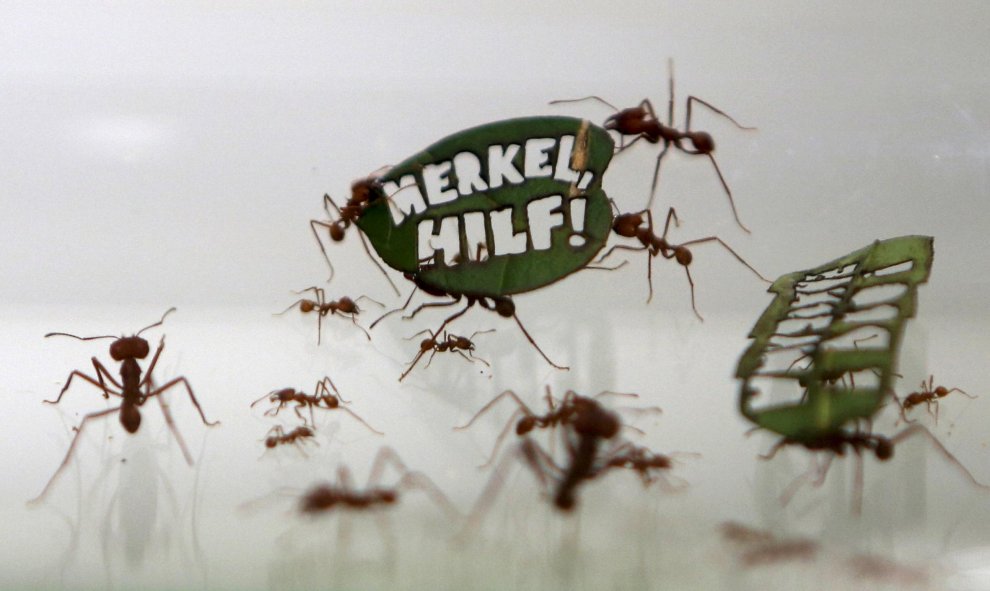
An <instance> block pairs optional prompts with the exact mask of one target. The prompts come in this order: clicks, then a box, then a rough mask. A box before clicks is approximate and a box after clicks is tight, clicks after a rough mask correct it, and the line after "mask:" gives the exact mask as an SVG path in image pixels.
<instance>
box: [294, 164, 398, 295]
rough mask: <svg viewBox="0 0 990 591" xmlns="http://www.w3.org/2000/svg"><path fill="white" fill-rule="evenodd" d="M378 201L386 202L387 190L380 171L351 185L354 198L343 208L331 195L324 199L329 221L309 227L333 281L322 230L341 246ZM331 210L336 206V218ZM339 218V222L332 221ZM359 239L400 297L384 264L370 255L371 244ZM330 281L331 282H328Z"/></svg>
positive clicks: (361, 237) (310, 222)
mask: <svg viewBox="0 0 990 591" xmlns="http://www.w3.org/2000/svg"><path fill="white" fill-rule="evenodd" d="M378 199H387V197H386V196H385V193H384V190H383V189H382V183H381V180H380V177H379V175H378V174H377V171H376V172H375V173H372V174H371V175H369V176H367V177H364V178H361V179H358V180H356V181H354V182H353V183H351V197H350V198H349V199H348V200H347V202H346V203H345V204H344V207H338V206H337V203H336V202H335V201H334V200H333V197H331V196H330V195H329V194H324V195H323V210H324V211H326V213H327V218H331V219H328V220H327V221H323V220H310V221H309V227H310V229H311V230H312V231H313V237H314V238H316V243H317V244H319V245H320V250H321V251H322V252H323V258H324V259H325V260H326V261H327V266H328V267H329V268H330V279H333V275H334V269H333V263H331V262H330V257H329V256H328V255H327V248H326V246H325V245H324V244H323V240H322V239H321V238H320V231H319V228H326V230H327V232H328V234H329V235H330V239H331V240H333V241H334V242H340V241H342V240H343V239H344V236H345V235H346V231H347V229H348V228H350V227H351V225H352V224H354V223H355V222H357V220H358V218H360V217H361V214H362V213H364V210H365V208H367V207H368V205H370V204H371V203H372V202H374V201H376V200H378ZM330 206H333V208H334V210H336V212H337V215H336V216H334V215H333V214H332V213H331V212H330ZM334 217H336V219H332V218H334ZM358 237H359V238H360V239H361V246H363V247H364V251H365V252H366V253H367V254H368V258H370V259H371V260H372V262H374V263H375V266H377V267H378V270H379V271H381V272H382V275H384V276H385V279H386V280H387V281H388V284H389V285H391V286H392V289H393V290H394V291H395V294H396V295H399V288H398V287H396V286H395V282H393V281H392V278H391V277H389V275H388V272H387V271H385V268H384V267H382V265H381V263H379V262H378V259H376V258H375V257H374V256H373V255H372V254H371V249H369V248H368V243H367V241H365V238H364V235H363V234H361V232H358ZM328 280H329V279H328Z"/></svg>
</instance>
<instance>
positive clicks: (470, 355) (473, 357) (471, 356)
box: [457, 350, 492, 367]
mask: <svg viewBox="0 0 990 591" xmlns="http://www.w3.org/2000/svg"><path fill="white" fill-rule="evenodd" d="M457 352H458V353H459V354H460V356H461V357H463V358H464V359H467V360H468V361H470V362H471V363H474V362H475V361H480V362H481V363H484V364H485V365H486V366H488V367H491V366H492V364H491V363H488V362H487V361H485V360H484V359H482V358H481V357H478V356H477V355H475V354H474V353H472V352H471V351H470V350H469V351H468V352H467V354H466V355H465V354H464V351H461V350H458V351H457Z"/></svg>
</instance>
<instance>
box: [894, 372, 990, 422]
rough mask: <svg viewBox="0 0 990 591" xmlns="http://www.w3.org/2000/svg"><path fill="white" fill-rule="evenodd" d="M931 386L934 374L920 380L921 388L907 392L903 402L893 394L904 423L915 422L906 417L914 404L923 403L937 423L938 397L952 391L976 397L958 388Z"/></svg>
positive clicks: (972, 397) (943, 396)
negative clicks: (933, 409)
mask: <svg viewBox="0 0 990 591" xmlns="http://www.w3.org/2000/svg"><path fill="white" fill-rule="evenodd" d="M933 386H935V376H934V375H930V376H928V380H927V382H926V381H925V380H921V390H920V391H918V392H912V393H910V394H908V395H907V396H905V397H904V401H903V402H902V401H901V400H900V399H898V398H897V395H896V394H894V400H895V401H897V404H898V405H899V406H900V407H901V418H902V419H903V420H904V422H905V423H915V422H917V421H916V420H915V421H912V420H911V419H909V418H907V411H909V410H911V409H912V408H914V407H915V406H918V405H919V404H922V403H924V404H925V405H926V406H927V408H928V414H930V415H932V416H933V417H935V424H936V425H937V424H938V406H939V405H938V401H939V399H940V398H945V397H946V396H948V395H949V394H951V393H953V392H959V393H960V394H962V395H963V396H965V397H967V398H970V399H975V398H976V396H972V395H970V394H967V393H966V392H965V391H964V390H962V389H960V388H952V389H951V390H950V389H948V388H946V387H945V386H935V387H934V388H933ZM933 406H934V407H935V412H934V413H933V412H932V407H933Z"/></svg>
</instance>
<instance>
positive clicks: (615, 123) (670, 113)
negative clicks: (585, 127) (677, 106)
mask: <svg viewBox="0 0 990 591" xmlns="http://www.w3.org/2000/svg"><path fill="white" fill-rule="evenodd" d="M667 63H668V68H669V71H670V78H669V82H670V100H669V102H668V105H667V124H666V125H665V124H664V123H663V122H662V121H660V119H658V118H657V114H656V111H655V110H654V109H653V104H652V103H651V102H650V101H649V99H643V101H642V102H640V103H639V105H637V106H635V107H632V108H629V109H621V110H620V109H619V108H618V107H616V106H615V105H613V104H612V103H610V102H608V101H606V100H605V99H603V98H601V97H599V96H594V95H592V96H586V97H584V98H579V99H565V100H555V101H550V104H551V105H553V104H559V103H574V102H580V101H586V100H595V101H598V102H599V103H602V104H603V105H605V106H607V107H609V108H611V109H612V110H613V111H615V114H614V115H612V116H610V117H609V118H608V119H606V120H605V125H604V127H605V129H609V130H615V131H616V132H618V133H619V135H620V144H619V148H618V149H617V150H616V152H617V153H618V152H622V151H623V150H626V149H627V148H629V147H630V146H632V145H633V144H635V143H636V142H637V141H639V140H641V139H645V140H646V141H647V142H649V143H651V144H657V143H660V142H663V149H661V150H660V155H659V156H657V164H656V167H655V168H654V170H653V184H652V185H651V189H650V200H649V202H648V203H647V206H646V209H650V208H651V207H652V205H653V199H654V197H655V196H656V193H657V185H658V184H659V182H660V164H661V163H662V162H663V159H664V156H666V155H667V152H668V151H669V149H670V147H671V146H673V147H674V148H675V149H677V150H679V151H681V152H682V153H684V154H689V155H695V156H697V155H701V156H707V157H708V159H709V160H711V162H712V166H713V167H715V173H716V174H718V179H719V181H721V183H722V188H723V189H725V194H726V195H727V196H728V197H729V205H730V206H731V207H732V215H733V217H734V218H735V219H736V224H738V225H739V227H740V228H742V229H743V230H744V231H745V232H746V233H747V234H749V233H750V230H749V228H747V227H746V226H744V225H743V223H742V221H740V219H739V214H738V212H737V211H736V204H735V201H733V199H732V190H731V189H729V184H728V183H727V182H726V181H725V177H724V176H722V171H721V170H720V169H719V167H718V162H716V161H715V155H714V152H715V140H714V139H713V138H712V136H711V134H709V133H707V132H704V131H692V130H691V107H692V105H693V104H694V103H695V102H697V103H698V104H701V105H704V106H706V107H708V108H709V109H711V110H712V111H714V112H715V113H717V114H719V115H721V116H723V117H725V118H726V119H728V120H729V121H731V122H732V123H733V124H734V125H735V126H736V127H738V128H739V129H742V130H744V131H754V130H756V128H755V127H746V126H745V125H742V124H740V123H739V122H738V121H736V120H735V119H733V118H732V117H730V116H729V115H728V114H727V113H725V112H724V111H722V110H721V109H718V108H716V107H715V106H713V105H712V104H711V103H708V102H706V101H703V100H701V99H700V98H698V97H696V96H688V97H687V101H686V103H685V104H686V106H687V117H686V118H685V120H684V130H683V131H681V130H680V129H677V128H676V127H675V126H674V62H673V60H668V62H667ZM626 136H635V137H634V138H633V140H632V141H630V142H629V143H628V144H626V143H625V139H626ZM685 140H687V141H686V142H685Z"/></svg>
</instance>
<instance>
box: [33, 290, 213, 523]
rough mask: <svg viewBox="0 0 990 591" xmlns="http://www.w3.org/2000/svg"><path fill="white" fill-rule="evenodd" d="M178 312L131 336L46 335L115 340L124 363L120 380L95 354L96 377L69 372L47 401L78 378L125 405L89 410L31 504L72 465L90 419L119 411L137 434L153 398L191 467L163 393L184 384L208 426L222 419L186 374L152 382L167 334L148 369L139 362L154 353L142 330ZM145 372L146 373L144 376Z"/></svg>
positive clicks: (113, 350) (115, 352) (114, 351)
mask: <svg viewBox="0 0 990 591" xmlns="http://www.w3.org/2000/svg"><path fill="white" fill-rule="evenodd" d="M174 311H175V308H169V309H168V310H166V311H165V313H164V314H162V317H161V319H160V320H159V321H158V322H155V323H154V324H149V325H148V326H146V327H144V328H142V329H141V330H139V331H137V332H136V333H135V334H133V335H131V336H129V337H128V336H120V337H117V336H113V335H104V336H97V337H80V336H76V335H74V334H69V333H64V332H50V333H48V334H46V335H45V338H48V337H53V336H65V337H71V338H74V339H78V340H80V341H93V340H98V339H114V341H113V343H111V344H110V356H111V357H112V358H113V360H114V361H117V362H119V363H120V380H121V381H120V382H118V381H117V380H116V378H114V377H113V375H112V374H111V373H110V371H109V370H108V369H107V368H106V366H104V365H103V363H101V362H100V361H99V360H98V359H97V358H96V357H93V358H92V363H93V368H94V369H95V370H96V377H95V378H93V377H91V376H89V375H87V374H85V373H83V372H81V371H79V370H73V371H72V373H70V374H69V378H68V379H67V380H66V382H65V385H64V386H62V390H61V391H60V392H59V394H58V397H57V398H56V399H55V400H45V402H46V403H48V404H58V403H59V402H61V400H62V396H64V395H65V393H66V391H68V389H69V386H71V385H72V379H73V378H75V377H78V378H80V379H82V380H84V381H86V382H89V383H90V384H92V385H93V386H96V387H97V388H99V389H100V390H101V391H102V392H103V397H104V398H107V399H109V398H110V396H116V397H119V398H121V404H120V406H116V407H114V408H108V409H106V410H100V411H96V412H92V413H89V414H87V415H86V416H84V417H83V419H82V421H81V422H80V423H79V426H78V427H76V434H75V436H74V437H73V438H72V443H70V444H69V449H68V451H66V453H65V458H64V459H63V460H62V463H61V464H60V465H59V467H58V469H56V470H55V473H54V474H52V477H51V478H50V479H49V480H48V483H47V484H46V485H45V488H44V489H42V491H41V493H40V494H38V496H37V497H35V498H34V499H32V500H31V501H29V504H34V503H37V502H40V501H41V500H42V499H43V498H44V497H45V495H46V494H47V493H48V491H49V490H50V489H51V487H52V485H53V484H54V483H55V481H56V480H57V478H58V476H59V475H60V474H61V473H62V471H63V470H64V469H65V467H66V466H67V465H68V464H69V460H70V459H71V458H72V453H73V451H75V449H76V444H77V443H78V442H79V437H80V436H81V435H82V433H83V429H84V428H85V427H86V425H87V424H89V422H90V421H92V420H93V419H98V418H101V417H105V416H107V415H111V414H113V413H115V412H118V413H119V416H120V424H121V425H123V427H124V429H125V430H126V431H127V432H128V433H136V432H137V430H138V428H139V427H140V426H141V411H140V407H141V406H142V405H143V404H144V403H145V402H147V400H148V399H149V398H155V399H156V400H158V402H159V405H160V406H161V408H162V414H163V415H164V416H165V422H166V423H167V424H168V427H169V429H170V430H171V431H172V434H173V435H174V436H175V439H176V441H177V442H178V443H179V447H180V448H181V449H182V454H183V456H184V457H185V459H186V463H188V464H189V465H190V466H191V465H192V463H193V460H192V456H190V455H189V450H188V449H186V445H185V443H184V442H183V440H182V437H181V435H179V431H178V429H176V427H175V422H174V421H173V420H172V416H171V413H169V411H168V408H167V406H165V404H164V403H163V402H162V399H161V394H163V393H164V392H166V391H168V390H170V389H171V388H173V387H174V386H177V385H179V384H181V385H183V386H185V388H186V392H187V393H188V394H189V399H190V400H191V401H192V403H193V406H195V407H196V410H197V411H198V412H199V416H200V418H201V419H202V420H203V423H204V424H205V425H207V426H210V427H212V426H215V425H219V424H220V422H219V421H213V422H210V421H208V420H206V415H204V414H203V409H202V408H201V407H200V405H199V401H198V400H196V395H195V394H193V390H192V387H191V386H190V385H189V381H188V380H187V379H186V378H185V377H178V378H174V379H172V380H169V381H168V382H166V383H165V384H163V385H162V386H160V387H155V386H154V384H153V383H152V377H151V376H152V372H154V370H155V366H156V365H157V364H158V358H159V356H160V355H161V353H162V350H163V349H164V348H165V337H164V336H162V338H161V341H160V342H159V343H158V349H156V350H155V354H154V356H153V357H152V358H151V363H150V364H148V369H147V371H142V369H141V366H140V365H139V364H138V362H137V360H138V359H144V358H146V357H147V356H148V353H150V352H151V347H150V346H149V345H148V341H147V340H145V339H143V338H141V336H140V335H141V333H143V332H144V331H146V330H148V329H150V328H155V327H156V326H161V325H162V324H163V323H164V322H165V317H166V316H168V315H169V314H171V313H172V312H174ZM142 373H143V374H144V377H143V378H142ZM107 382H109V383H110V385H112V386H113V388H111V387H110V386H108V385H107ZM114 388H116V389H114ZM142 388H144V391H142Z"/></svg>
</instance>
